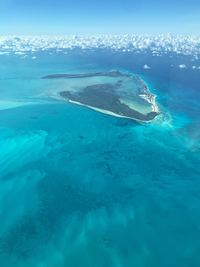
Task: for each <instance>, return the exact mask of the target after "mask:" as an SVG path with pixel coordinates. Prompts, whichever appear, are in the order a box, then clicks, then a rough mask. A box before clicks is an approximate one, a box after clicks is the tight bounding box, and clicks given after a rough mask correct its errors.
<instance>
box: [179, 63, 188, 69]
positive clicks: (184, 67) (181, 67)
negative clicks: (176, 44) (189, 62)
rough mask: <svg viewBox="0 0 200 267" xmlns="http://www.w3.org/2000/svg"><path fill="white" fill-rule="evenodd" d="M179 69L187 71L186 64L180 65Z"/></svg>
mask: <svg viewBox="0 0 200 267" xmlns="http://www.w3.org/2000/svg"><path fill="white" fill-rule="evenodd" d="M179 68H180V69H186V68H187V66H186V65H185V64H180V65H179Z"/></svg>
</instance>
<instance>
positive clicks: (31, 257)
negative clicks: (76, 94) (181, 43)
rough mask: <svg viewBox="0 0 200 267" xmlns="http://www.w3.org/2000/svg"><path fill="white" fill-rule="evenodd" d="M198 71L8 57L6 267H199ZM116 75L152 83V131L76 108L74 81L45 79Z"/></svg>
mask: <svg viewBox="0 0 200 267" xmlns="http://www.w3.org/2000/svg"><path fill="white" fill-rule="evenodd" d="M183 63H184V64H186V65H187V68H185V67H183V68H180V67H179V65H180V64H183ZM145 64H148V66H150V67H149V68H144V65H145ZM194 64H196V65H198V64H199V65H200V60H199V59H196V61H195V62H194V61H193V57H192V56H186V55H182V54H175V53H166V54H164V55H162V56H153V55H152V53H150V52H148V51H146V52H144V53H143V52H140V53H133V52H128V51H125V52H123V51H113V50H111V49H100V48H99V49H92V50H87V49H86V50H81V49H78V48H77V49H72V50H68V49H66V50H64V51H53V50H52V51H50V52H49V51H36V52H33V53H32V54H28V55H19V54H9V55H6V54H5V55H0V221H1V226H0V266H2V267H11V266H16V267H25V266H26V267H46V266H48V267H58V266H59V267H66V266H67V267H77V266H82V267H85V266H87V267H90V266H91V267H94V266H95V267H102V266H104V267H112V266H113V267H118V266H120V267H121V266H123V267H133V266H136V267H143V266H145V267H160V266H162V267H169V266H170V267H173V266H174V267H175V266H176V267H179V266H180V267H188V266H190V267H199V266H200V254H199V250H200V225H199V220H200V89H199V84H200V70H199V69H193V68H192V65H194ZM110 70H119V71H125V72H128V73H133V74H137V75H139V76H140V77H141V78H142V79H143V80H144V81H145V82H146V84H147V85H148V87H149V90H150V91H151V92H152V93H153V94H155V95H156V96H157V98H156V101H157V103H158V105H159V108H160V111H161V114H160V115H159V117H157V118H156V119H155V121H154V122H152V123H138V122H135V121H133V120H128V119H123V118H117V117H113V116H109V115H106V114H102V113H99V112H96V111H94V110H90V109H88V108H85V107H81V106H78V105H74V104H71V103H67V102H65V101H62V100H61V99H57V98H56V95H57V93H58V92H59V91H63V90H64V89H65V88H67V82H66V81H63V80H42V79H41V77H42V76H44V75H49V74H54V73H88V72H97V71H110Z"/></svg>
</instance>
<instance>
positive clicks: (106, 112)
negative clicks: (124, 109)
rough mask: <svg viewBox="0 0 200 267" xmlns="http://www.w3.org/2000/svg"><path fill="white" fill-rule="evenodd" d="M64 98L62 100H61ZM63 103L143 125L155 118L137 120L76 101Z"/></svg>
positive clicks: (67, 100) (66, 100)
mask: <svg viewBox="0 0 200 267" xmlns="http://www.w3.org/2000/svg"><path fill="white" fill-rule="evenodd" d="M61 98H62V97H61ZM63 99H64V98H62V100H63ZM64 101H65V102H69V103H71V104H75V105H79V106H83V107H86V108H89V109H93V110H95V111H97V112H100V113H103V114H106V115H109V116H113V117H117V118H124V119H130V120H133V121H137V122H140V123H141V122H143V123H149V122H152V121H154V119H155V118H156V116H155V117H154V118H153V119H152V120H146V121H145V120H139V119H137V118H132V117H128V116H123V115H119V114H117V113H114V112H112V111H109V110H105V109H100V108H95V107H92V106H89V105H85V104H83V103H80V102H78V101H73V100H69V99H64Z"/></svg>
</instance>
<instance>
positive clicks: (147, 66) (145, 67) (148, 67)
mask: <svg viewBox="0 0 200 267" xmlns="http://www.w3.org/2000/svg"><path fill="white" fill-rule="evenodd" d="M143 68H144V69H146V70H149V69H151V67H150V66H149V65H147V64H145V65H144V67H143Z"/></svg>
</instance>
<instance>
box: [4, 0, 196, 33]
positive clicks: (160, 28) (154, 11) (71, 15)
mask: <svg viewBox="0 0 200 267" xmlns="http://www.w3.org/2000/svg"><path fill="white" fill-rule="evenodd" d="M127 33H136V34H159V33H172V34H200V0H168V1H166V0H137V1H135V0H120V1H119V0H0V35H67V34H127Z"/></svg>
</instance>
